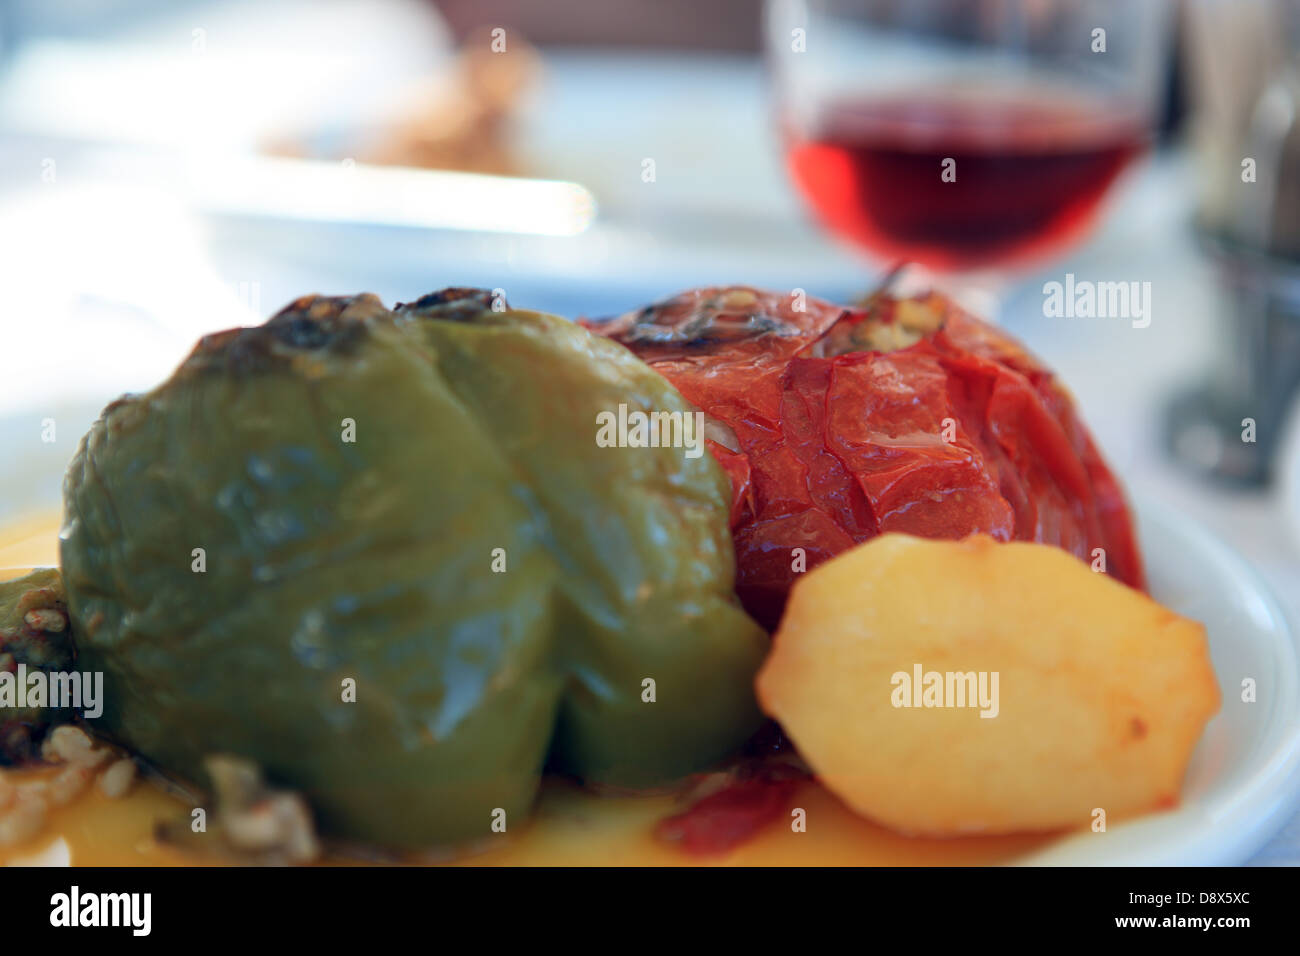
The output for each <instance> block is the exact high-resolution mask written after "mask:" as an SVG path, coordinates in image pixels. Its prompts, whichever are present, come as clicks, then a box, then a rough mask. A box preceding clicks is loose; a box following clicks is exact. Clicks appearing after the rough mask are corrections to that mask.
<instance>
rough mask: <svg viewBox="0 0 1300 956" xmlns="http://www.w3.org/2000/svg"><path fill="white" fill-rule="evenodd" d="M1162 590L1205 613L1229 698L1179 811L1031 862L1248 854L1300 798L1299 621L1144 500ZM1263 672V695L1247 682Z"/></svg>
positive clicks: (1223, 551)
mask: <svg viewBox="0 0 1300 956" xmlns="http://www.w3.org/2000/svg"><path fill="white" fill-rule="evenodd" d="M1138 517H1139V532H1140V535H1141V539H1140V544H1141V547H1142V550H1143V553H1144V555H1145V558H1146V567H1147V574H1148V576H1149V578H1150V587H1151V593H1152V595H1153V596H1154V597H1156V598H1157V599H1158V600H1160V601H1161V603H1163V604H1165V605H1167V606H1169V607H1170V608H1172V609H1173V610H1175V611H1177V612H1178V613H1180V614H1183V615H1185V616H1187V617H1191V618H1194V619H1196V620H1198V621H1201V622H1203V623H1204V624H1205V627H1206V630H1207V631H1208V632H1209V636H1210V652H1211V655H1212V657H1213V660H1214V671H1215V673H1216V674H1217V675H1218V678H1219V688H1220V690H1221V691H1222V693H1223V704H1222V707H1221V709H1220V711H1219V714H1218V715H1217V716H1216V717H1215V718H1214V720H1212V721H1211V722H1210V724H1209V726H1208V727H1207V728H1206V731H1205V735H1204V737H1202V739H1201V743H1200V745H1199V746H1198V747H1197V749H1196V753H1195V755H1194V756H1193V758H1192V763H1191V767H1190V768H1189V769H1188V774H1187V781H1186V783H1185V785H1184V788H1183V800H1182V803H1181V805H1180V806H1179V808H1178V809H1177V810H1174V811H1171V812H1169V813H1161V814H1155V815H1152V816H1147V817H1143V818H1141V819H1137V820H1134V821H1132V822H1130V823H1120V824H1114V825H1112V826H1110V827H1109V828H1108V831H1107V832H1106V833H1105V834H1097V833H1091V832H1084V833H1080V834H1078V835H1076V836H1073V837H1069V838H1067V839H1065V840H1062V841H1061V842H1059V843H1055V844H1053V845H1052V846H1051V847H1050V848H1048V849H1047V850H1044V851H1041V852H1038V853H1034V854H1031V855H1029V856H1026V857H1024V858H1022V859H1021V860H1020V861H1019V862H1020V863H1022V864H1025V865H1065V866H1075V865H1086V866H1094V865H1104V866H1145V865H1153V866H1162V865H1167V866H1208V865H1228V864H1235V863H1242V862H1244V861H1245V860H1247V859H1249V858H1250V857H1251V856H1252V855H1253V854H1254V853H1255V851H1257V850H1258V849H1259V848H1260V847H1261V846H1263V845H1264V844H1265V843H1266V842H1267V841H1268V839H1269V837H1271V836H1272V835H1273V834H1274V833H1275V832H1276V831H1277V830H1278V829H1279V828H1280V827H1281V826H1282V825H1283V824H1284V823H1285V822H1286V821H1287V820H1288V819H1290V817H1291V815H1292V814H1293V813H1294V812H1295V809H1296V806H1297V803H1300V656H1298V655H1297V637H1296V630H1295V627H1294V625H1293V624H1292V622H1290V621H1289V620H1288V619H1287V617H1286V615H1285V614H1284V612H1283V611H1282V608H1281V607H1280V606H1279V604H1278V602H1277V601H1276V600H1275V599H1274V597H1273V595H1272V594H1271V593H1270V592H1269V590H1268V588H1267V586H1266V585H1265V584H1264V583H1263V581H1261V580H1260V579H1259V577H1258V576H1256V574H1255V572H1254V571H1253V570H1251V568H1250V566H1249V565H1247V564H1246V563H1245V562H1244V561H1243V560H1242V559H1241V558H1239V557H1238V556H1237V555H1236V554H1235V553H1234V552H1233V551H1232V550H1231V549H1229V548H1228V547H1227V545H1225V544H1223V543H1222V542H1221V541H1219V540H1218V539H1216V538H1215V537H1213V536H1212V535H1211V534H1210V533H1209V532H1207V531H1205V530H1203V529H1202V528H1201V527H1200V526H1199V525H1198V524H1196V523H1195V522H1194V521H1192V520H1190V519H1189V518H1187V517H1186V516H1185V515H1183V514H1180V513H1177V512H1175V511H1173V510H1172V509H1167V508H1164V507H1160V506H1157V505H1155V504H1152V503H1140V506H1139V508H1138ZM1248 678H1249V679H1252V680H1254V682H1255V701H1254V702H1253V703H1247V702H1245V701H1243V700H1242V690H1243V687H1242V682H1243V681H1245V680H1246V679H1248Z"/></svg>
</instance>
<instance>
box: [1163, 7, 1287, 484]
mask: <svg viewBox="0 0 1300 956" xmlns="http://www.w3.org/2000/svg"><path fill="white" fill-rule="evenodd" d="M1191 16H1192V17H1193V29H1192V31H1191V33H1192V39H1193V52H1194V56H1195V57H1196V59H1197V60H1198V62H1201V63H1203V64H1204V71H1203V74H1202V75H1203V77H1205V78H1206V79H1207V82H1206V89H1205V90H1203V91H1201V92H1202V94H1203V95H1202V96H1201V98H1200V102H1201V105H1202V116H1201V124H1200V126H1199V128H1198V131H1197V132H1198V133H1199V138H1200V140H1201V144H1202V149H1201V155H1202V159H1203V160H1204V161H1205V165H1206V172H1207V184H1208V186H1209V188H1207V189H1206V191H1205V193H1204V195H1203V196H1202V201H1201V208H1200V210H1199V215H1198V223H1197V229H1198V231H1199V233H1200V239H1201V243H1202V246H1203V247H1204V249H1205V251H1206V254H1207V255H1208V256H1209V257H1210V258H1211V259H1212V260H1213V261H1214V263H1215V265H1216V267H1217V270H1218V275H1219V284H1220V290H1221V295H1220V301H1219V303H1218V310H1219V314H1220V321H1221V324H1222V326H1223V335H1222V336H1221V339H1220V347H1221V351H1220V355H1219V357H1218V358H1217V360H1216V362H1217V364H1216V367H1215V368H1214V369H1213V370H1212V371H1211V373H1210V374H1209V376H1208V379H1207V380H1206V381H1204V382H1202V383H1200V384H1198V385H1196V386H1195V387H1193V388H1191V389H1189V390H1188V391H1186V392H1184V393H1182V394H1180V395H1179V396H1177V397H1176V398H1175V400H1174V401H1173V403H1172V404H1171V406H1170V408H1169V412H1168V416H1169V417H1168V420H1167V428H1166V439H1167V443H1168V446H1169V450H1170V452H1171V453H1172V454H1173V456H1174V457H1175V458H1176V459H1177V460H1179V461H1181V462H1183V463H1184V464H1186V465H1188V466H1190V467H1191V468H1193V469H1194V470H1196V471H1198V472H1200V473H1202V474H1205V475H1207V476H1210V477H1213V478H1218V479H1223V480H1226V481H1230V482H1233V483H1240V484H1255V485H1259V484H1265V483H1267V482H1268V481H1269V480H1270V478H1271V476H1272V473H1273V470H1274V464H1275V463H1274V458H1275V457H1276V452H1277V448H1278V443H1279V438H1280V436H1281V435H1282V432H1283V426H1284V424H1285V421H1286V416H1287V415H1288V414H1289V413H1291V411H1292V405H1293V402H1294V399H1295V397H1296V394H1297V386H1298V385H1300V55H1297V56H1295V57H1293V58H1292V59H1291V60H1289V61H1287V60H1281V61H1280V63H1279V50H1286V49H1290V50H1294V49H1297V44H1296V40H1297V39H1300V3H1297V2H1295V0H1289V2H1288V0H1273V2H1268V3H1261V2H1259V0H1247V2H1244V3H1241V4H1231V5H1230V4H1226V3H1221V2H1213V0H1201V2H1199V3H1196V4H1193V5H1192V7H1191ZM1198 18H1199V19H1198ZM1288 37H1289V38H1290V39H1291V41H1292V42H1291V43H1290V44H1289V46H1288V45H1287V44H1286V43H1285V40H1286V38H1288ZM1198 40H1199V46H1198V45H1197V44H1198ZM1270 62H1271V63H1273V64H1275V65H1274V67H1273V69H1272V70H1271V72H1270V73H1269V74H1267V75H1266V76H1265V78H1264V80H1263V82H1262V83H1261V82H1259V79H1260V73H1259V66H1260V64H1261V63H1270ZM1216 77H1217V78H1218V82H1217V83H1216V82H1215V78H1216ZM1243 106H1245V108H1243Z"/></svg>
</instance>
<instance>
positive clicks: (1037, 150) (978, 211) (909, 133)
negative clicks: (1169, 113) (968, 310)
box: [787, 92, 1147, 270]
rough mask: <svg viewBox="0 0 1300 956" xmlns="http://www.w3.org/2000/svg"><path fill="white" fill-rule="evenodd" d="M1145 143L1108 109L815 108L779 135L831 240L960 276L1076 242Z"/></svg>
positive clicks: (956, 104) (986, 97)
mask: <svg viewBox="0 0 1300 956" xmlns="http://www.w3.org/2000/svg"><path fill="white" fill-rule="evenodd" d="M1146 141H1147V131H1146V129H1145V127H1144V126H1143V125H1142V124H1141V123H1140V122H1139V120H1138V119H1137V118H1136V117H1135V116H1134V115H1133V113H1132V112H1131V111H1125V110H1123V109H1121V108H1117V107H1116V106H1115V105H1114V104H1113V103H1110V102H1103V101H1100V100H1098V101H1095V102H1094V101H1090V100H1087V99H1083V98H1075V97H1071V98H1068V99H1067V98H1064V97H1056V98H1050V97H1044V96H1041V95H1031V94H1023V93H1001V92H1000V93H996V94H992V93H987V92H986V93H984V94H978V95H971V94H966V95H961V96H958V95H955V94H953V95H945V94H939V93H924V94H916V95H911V96H894V97H889V98H881V97H874V98H865V99H841V100H832V101H829V102H828V103H827V104H825V105H824V106H823V108H822V109H821V110H820V111H819V114H818V115H817V116H816V117H815V118H814V120H813V124H812V126H811V128H810V129H809V130H808V132H806V133H805V134H803V135H798V134H795V133H793V132H788V133H787V160H788V162H789V165H790V170H791V173H792V174H793V177H794V180H795V182H796V183H797V184H798V186H799V188H800V189H801V190H802V191H803V193H804V194H805V196H806V197H807V198H808V200H809V201H810V203H811V204H812V207H813V209H814V211H815V212H816V214H817V216H818V217H819V218H820V219H821V220H822V221H823V222H824V223H825V224H826V225H827V226H828V227H829V228H831V229H832V230H834V231H835V232H837V233H839V234H840V235H842V236H844V237H846V238H848V239H850V240H853V241H854V242H857V243H858V244H860V245H861V246H863V247H865V248H866V249H867V250H869V251H871V252H874V253H877V254H878V255H881V256H883V257H886V258H888V259H891V260H895V259H907V260H910V261H913V262H919V263H921V264H923V265H926V266H929V267H931V268H933V269H939V270H964V269H976V268H980V267H986V266H999V267H1000V266H1008V265H1020V264H1024V263H1026V262H1029V261H1034V260H1038V259H1041V258H1045V257H1047V256H1048V255H1050V254H1051V253H1053V252H1056V251H1059V250H1060V249H1062V248H1064V247H1066V246H1068V245H1070V244H1072V243H1073V242H1074V241H1076V240H1077V239H1079V238H1081V236H1082V235H1083V234H1084V233H1086V232H1087V231H1088V229H1089V228H1090V226H1091V225H1092V223H1093V220H1094V219H1095V217H1096V214H1097V212H1098V208H1099V206H1100V203H1101V200H1102V197H1103V196H1104V195H1105V193H1106V191H1107V189H1108V188H1109V187H1110V185H1111V183H1112V182H1114V180H1115V178H1116V177H1117V176H1118V175H1119V173H1120V172H1121V170H1123V169H1124V167H1125V166H1126V165H1127V164H1128V163H1129V161H1130V160H1132V159H1133V158H1134V157H1135V156H1137V155H1138V154H1139V153H1141V152H1142V150H1143V149H1144V148H1145V145H1146ZM948 160H952V161H953V162H952V163H951V164H947V161H948ZM945 168H947V169H949V170H950V171H951V174H954V175H953V181H950V182H945V181H944V179H943V177H942V173H943V172H944V170H945Z"/></svg>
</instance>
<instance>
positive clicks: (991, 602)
mask: <svg viewBox="0 0 1300 956" xmlns="http://www.w3.org/2000/svg"><path fill="white" fill-rule="evenodd" d="M756 683H757V691H758V697H759V700H760V703H761V704H762V706H763V709H764V710H765V711H766V712H767V713H768V714H769V715H771V716H772V717H775V718H776V719H777V720H779V721H780V722H781V724H782V725H783V726H784V728H785V730H786V732H787V733H788V734H789V736H790V737H791V738H792V739H793V741H794V742H795V744H796V745H797V746H798V748H799V750H800V752H801V753H802V755H803V757H804V758H805V759H806V760H807V762H808V763H809V764H810V765H811V767H812V768H813V769H814V771H815V772H816V773H817V775H818V776H819V777H820V778H821V780H822V781H823V782H824V783H825V784H826V786H827V787H829V788H830V789H831V790H832V791H834V792H835V793H836V794H837V795H838V796H839V797H840V798H841V799H843V800H844V801H845V802H846V803H847V804H849V805H850V806H851V807H852V808H853V809H854V810H856V811H857V812H859V813H861V814H862V815H863V816H866V817H869V818H871V819H873V820H876V821H878V822H880V823H883V824H886V825H887V826H890V827H893V828H896V829H898V830H902V831H905V832H911V833H924V834H930V835H958V834H968V833H1007V832H1013V831H1029V830H1052V829H1057V828H1068V827H1079V826H1085V825H1088V824H1090V823H1091V822H1092V821H1094V820H1096V819H1100V817H1099V815H1098V814H1097V813H1096V811H1097V810H1102V811H1104V812H1105V814H1106V818H1113V817H1116V816H1125V815H1130V814H1136V813H1139V812H1143V811H1148V810H1153V809H1157V808H1161V807H1168V806H1170V805H1172V804H1174V803H1175V802H1176V800H1177V797H1178V792H1179V787H1180V784H1181V781H1182V778H1183V774H1184V771H1185V769H1186V767H1187V763H1188V759H1189V757H1190V755H1191V752H1192V749H1193V748H1194V747H1195V745H1196V742H1197V740H1198V739H1199V737H1200V736H1201V731H1202V730H1203V729H1204V727H1205V724H1206V722H1207V721H1208V720H1209V719H1210V717H1211V716H1213V714H1214V713H1215V712H1216V711H1217V710H1218V707H1219V690H1218V685H1217V683H1216V680H1215V676H1214V672H1213V670H1212V668H1211V665H1210V657H1209V650H1208V647H1207V644H1206V638H1205V632H1204V629H1203V628H1202V626H1201V625H1200V624H1198V623H1196V622H1195V621H1191V620H1188V619H1186V618H1183V617H1179V616H1178V615H1177V614H1175V613H1173V612H1172V611H1170V610H1168V609H1166V608H1164V607H1162V606H1161V605H1160V604H1158V603H1156V602H1155V601H1153V600H1152V599H1151V598H1149V597H1147V596H1146V595H1144V594H1142V593H1141V592H1139V591H1136V590H1134V589H1132V588H1129V587H1127V586H1125V585H1123V584H1120V583H1118V582H1117V581H1115V580H1113V579H1112V578H1109V577H1107V576H1106V575H1104V574H1100V573H1096V572H1094V571H1092V570H1091V569H1090V568H1089V566H1088V565H1087V564H1085V563H1083V562H1081V561H1080V560H1078V559H1077V558H1075V557H1073V556H1072V555H1069V554H1067V553H1066V552H1064V551H1062V550H1059V549H1057V548H1054V547H1050V546H1048V545H1042V544H1030V543H1009V544H1003V543H998V542H995V541H994V540H993V539H992V538H989V537H986V536H982V535H977V536H972V537H970V538H967V539H965V540H963V541H935V540H926V539H921V538H915V537H910V536H907V535H900V534H888V535H884V536H882V537H879V538H876V539H874V540H872V541H869V542H867V543H866V544H863V545H860V546H859V547H857V548H855V549H853V550H851V551H849V552H846V553H845V554H842V555H840V556H839V557H836V558H835V559H833V560H832V561H830V562H828V563H826V564H824V565H822V566H820V567H818V568H816V569H815V570H813V571H811V572H809V573H808V574H807V576H806V577H804V578H803V579H802V580H801V581H800V582H799V583H798V584H797V585H796V586H795V588H794V591H793V596H792V598H791V601H790V605H789V607H788V609H787V610H786V613H785V616H784V618H783V619H782V622H781V626H780V629H779V631H778V633H777V634H776V637H775V639H774V645H773V648H772V652H771V655H770V656H769V657H768V659H767V661H766V663H765V664H764V666H763V668H762V670H761V671H760V672H759V675H758V677H757V681H756Z"/></svg>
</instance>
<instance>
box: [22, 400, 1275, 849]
mask: <svg viewBox="0 0 1300 956" xmlns="http://www.w3.org/2000/svg"><path fill="white" fill-rule="evenodd" d="M60 418H61V421H60V430H61V432H62V429H63V425H64V421H65V420H66V422H67V424H68V425H69V426H70V430H69V432H68V437H69V438H70V439H71V438H72V437H73V433H74V432H75V431H76V429H75V428H73V427H72V426H73V425H74V424H75V426H77V427H80V426H81V425H82V419H86V420H87V422H86V423H88V420H89V419H90V418H93V413H91V412H88V411H86V410H83V409H70V410H68V411H67V413H66V414H65V415H62V416H60ZM34 421H35V420H33V419H31V416H23V417H22V418H21V419H19V420H10V421H7V422H6V421H0V436H5V435H7V436H8V437H9V438H11V439H13V438H14V437H15V435H16V434H18V433H21V434H23V435H27V433H28V432H31V431H32V430H33V428H35V427H37V425H38V424H39V423H35V424H34ZM28 437H29V438H30V436H28ZM59 437H60V442H59V445H60V446H62V447H61V450H58V451H56V450H55V449H53V448H47V449H45V452H46V454H45V455H43V456H42V455H39V454H33V455H29V456H17V458H18V459H20V460H14V459H11V460H10V461H9V462H8V464H7V467H3V468H0V503H4V504H6V505H7V507H6V508H3V509H0V511H8V512H9V513H8V514H6V515H5V516H4V518H5V521H4V522H3V523H8V522H11V521H12V520H13V519H14V517H15V515H14V511H15V507H14V506H15V505H19V508H18V509H17V510H18V511H19V513H21V511H22V510H25V509H26V508H32V507H36V508H40V507H44V508H47V509H48V508H53V507H57V504H58V487H59V483H58V478H59V477H60V476H61V473H62V470H63V462H64V461H66V458H67V457H70V455H71V450H72V448H74V447H75V441H68V442H67V443H65V442H64V441H63V439H64V435H63V434H62V433H61V434H60V436H59ZM77 437H79V433H77ZM15 444H16V443H15V442H11V443H10V447H14V446H15ZM56 456H57V457H58V460H57V461H56V460H55V459H56ZM24 457H25V458H26V461H25V462H23V461H22V460H21V459H22V458H24ZM1138 513H1139V524H1140V528H1139V532H1140V535H1141V539H1140V544H1141V547H1142V550H1143V553H1144V555H1145V558H1146V566H1147V573H1148V576H1149V578H1150V586H1151V591H1152V594H1153V595H1154V596H1155V597H1156V598H1157V599H1159V600H1160V601H1161V602H1162V603H1164V604H1166V605H1167V606H1169V607H1171V608H1172V609H1174V610H1175V611H1177V612H1179V613H1180V614H1183V615H1186V616H1188V617H1191V618H1194V619H1196V620H1199V621H1202V622H1203V623H1204V624H1205V626H1206V629H1207V630H1208V632H1209V637H1210V647H1211V653H1212V656H1213V660H1214V669H1215V673H1216V674H1217V675H1218V678H1219V686H1220V689H1221V691H1222V694H1223V703H1222V707H1221V710H1220V712H1219V714H1218V715H1217V716H1216V717H1215V718H1214V720H1213V721H1211V722H1210V724H1209V726H1208V727H1207V729H1206V732H1205V735H1204V737H1203V738H1202V740H1201V742H1200V745H1199V747H1198V748H1197V750H1196V753H1195V755H1194V757H1193V760H1192V764H1191V767H1190V769H1189V771H1188V776H1187V781H1186V784H1185V786H1184V790H1183V800H1182V803H1181V805H1180V806H1179V808H1178V809H1177V810H1174V811H1170V812H1168V813H1161V814H1155V815H1151V816H1147V817H1143V818H1141V819H1137V820H1134V821H1132V822H1129V823H1115V824H1112V825H1110V826H1109V828H1108V831H1107V832H1106V833H1104V834H1099V833H1091V832H1083V833H1080V834H1078V835H1076V836H1073V837H1069V838H1066V839H1063V840H1061V841H1059V842H1057V843H1054V844H1052V845H1051V846H1050V847H1049V848H1048V849H1046V850H1043V851H1039V852H1036V853H1033V854H1030V855H1028V856H1025V857H1023V858H1021V859H1020V860H1019V861H1018V862H1019V863H1021V864H1024V865H1089V866H1091V865H1103V866H1129V865H1228V864H1235V863H1241V862H1244V861H1245V860H1247V859H1249V858H1250V857H1251V856H1252V855H1253V854H1254V853H1255V852H1256V851H1257V850H1258V849H1259V848H1260V847H1261V846H1263V845H1264V844H1265V843H1266V842H1267V841H1268V839H1269V838H1270V837H1271V836H1272V835H1273V834H1274V833H1275V832H1276V831H1277V830H1278V829H1279V828H1280V827H1281V826H1282V825H1283V824H1284V823H1285V822H1286V821H1287V820H1288V819H1290V817H1291V815H1292V814H1293V813H1294V812H1295V810H1296V806H1297V804H1300V652H1298V647H1297V632H1296V630H1295V628H1294V626H1293V624H1292V623H1291V622H1290V621H1288V619H1287V617H1286V615H1285V613H1284V612H1283V610H1282V608H1281V607H1280V606H1279V604H1278V602H1277V601H1276V600H1275V599H1274V597H1273V596H1272V594H1271V593H1270V592H1269V590H1268V587H1267V586H1266V585H1265V584H1264V583H1263V582H1262V581H1261V580H1260V579H1259V577H1258V576H1257V575H1256V574H1255V572H1254V571H1253V570H1252V569H1251V568H1250V567H1249V566H1248V565H1247V564H1246V563H1245V562H1244V561H1243V560H1242V559H1241V558H1239V557H1238V556H1237V555H1236V554H1235V553H1234V552H1233V551H1232V550H1231V549H1229V548H1228V547H1227V546H1226V545H1225V544H1223V543H1222V542H1220V541H1219V540H1218V539H1216V538H1215V537H1213V536H1212V535H1211V534H1210V533H1209V532H1207V531H1205V530H1203V529H1202V528H1201V526H1200V525H1198V524H1197V523H1196V522H1195V521H1194V520H1191V519H1189V518H1188V517H1187V516H1186V515H1184V514H1182V513H1179V512H1176V511H1174V510H1172V509H1169V508H1166V507H1162V506H1159V505H1156V504H1152V503H1145V504H1140V505H1139V508H1138ZM1247 678H1250V679H1253V680H1254V681H1255V685H1256V699H1255V701H1254V702H1253V703H1247V702H1244V701H1243V700H1242V682H1243V681H1244V680H1245V679H1247Z"/></svg>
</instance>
